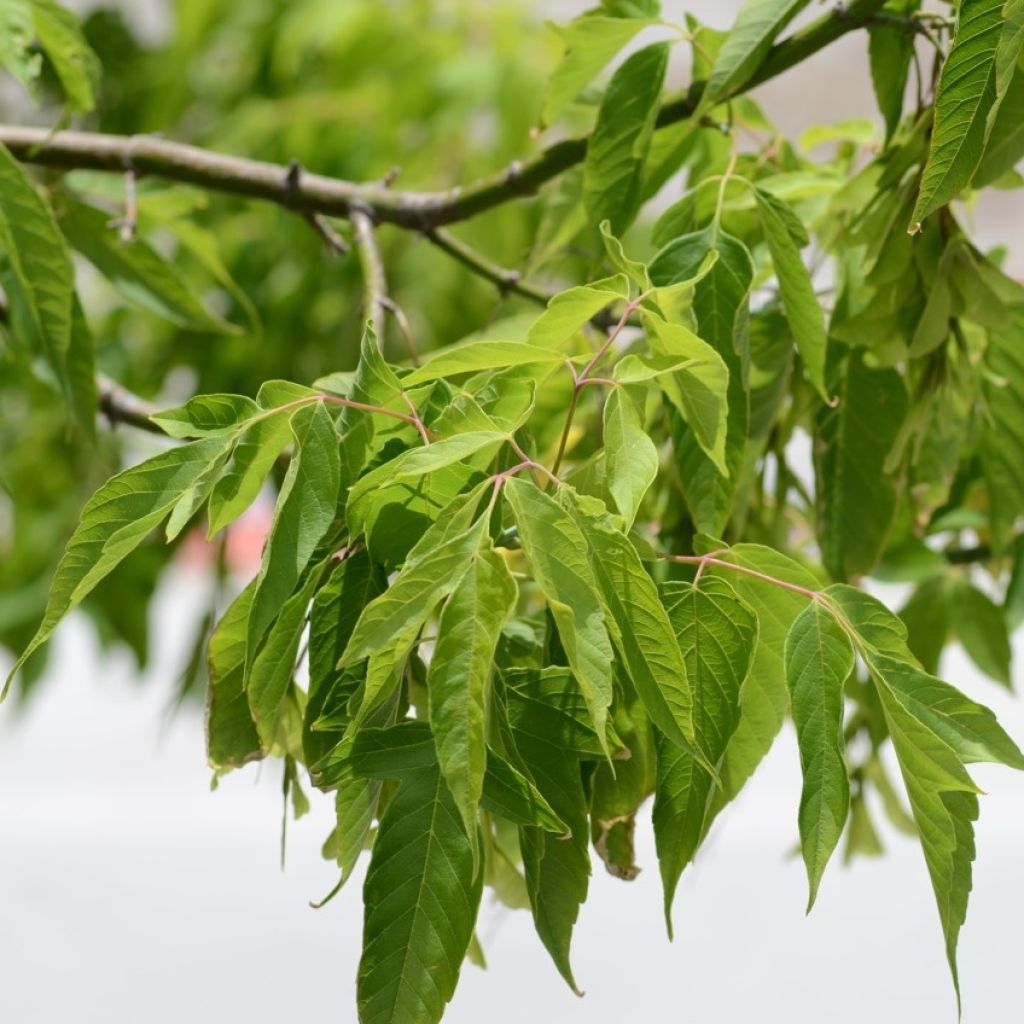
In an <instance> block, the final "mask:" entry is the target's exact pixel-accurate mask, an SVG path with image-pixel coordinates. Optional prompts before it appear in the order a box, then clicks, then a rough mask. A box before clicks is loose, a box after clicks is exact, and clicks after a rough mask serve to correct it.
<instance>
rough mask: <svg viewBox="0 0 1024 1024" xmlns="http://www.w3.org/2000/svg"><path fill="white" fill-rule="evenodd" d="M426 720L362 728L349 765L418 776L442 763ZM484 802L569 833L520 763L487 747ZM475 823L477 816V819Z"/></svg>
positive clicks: (378, 773) (361, 770) (518, 820)
mask: <svg viewBox="0 0 1024 1024" xmlns="http://www.w3.org/2000/svg"><path fill="white" fill-rule="evenodd" d="M431 733H432V729H431V727H430V726H429V725H428V724H427V723H426V722H417V721H412V720H410V719H406V720H405V721H403V722H399V723H398V724H397V725H393V726H390V727H389V728H386V729H378V728H371V729H363V730H361V731H360V732H359V734H358V735H357V736H356V737H355V740H354V741H353V743H352V747H351V752H350V753H349V755H348V760H349V763H350V765H351V767H352V770H353V773H354V775H355V777H357V778H364V779H365V778H377V779H397V780H401V779H406V778H415V777H416V776H417V775H419V774H421V773H422V771H423V770H424V769H426V768H431V767H435V766H437V764H438V746H437V743H436V741H435V739H434V737H433V736H432V734H431ZM486 762H487V769H486V772H485V774H484V776H483V779H482V782H483V787H482V790H481V795H480V804H481V806H482V807H483V808H484V809H485V810H488V811H491V812H492V813H494V814H500V815H502V816H503V817H505V818H506V819H507V820H508V821H511V822H513V823H514V824H519V825H534V826H537V827H538V828H544V829H547V830H548V831H551V832H557V833H559V834H561V835H567V834H568V833H567V829H566V826H565V823H564V822H563V821H561V820H560V819H559V818H558V816H557V815H556V814H555V812H554V811H553V810H552V809H551V807H550V806H549V804H548V803H547V801H546V800H545V799H544V797H543V796H541V794H540V793H539V792H538V790H537V788H536V787H535V786H534V785H533V783H532V782H530V780H529V779H528V778H526V776H525V775H523V774H522V772H520V771H519V770H518V769H517V768H516V767H514V766H513V765H512V764H510V763H509V762H508V761H506V760H505V759H504V758H503V757H501V756H499V755H498V754H496V753H495V752H494V751H493V750H487V751H486ZM473 827H474V828H475V827H476V818H475V817H474V819H473Z"/></svg>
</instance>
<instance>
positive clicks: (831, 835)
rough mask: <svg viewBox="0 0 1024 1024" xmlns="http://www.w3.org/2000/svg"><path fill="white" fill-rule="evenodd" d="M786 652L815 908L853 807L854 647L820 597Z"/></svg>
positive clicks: (803, 838) (810, 902)
mask: <svg viewBox="0 0 1024 1024" xmlns="http://www.w3.org/2000/svg"><path fill="white" fill-rule="evenodd" d="M785 658H786V680H787V682H788V684H789V695H790V701H791V705H792V709H793V724H794V725H795V726H796V736H797V742H798V743H799V746H800V768H801V771H802V772H803V790H802V792H801V794H800V814H799V823H800V846H801V849H802V850H803V856H804V864H805V865H806V866H807V881H808V885H809V894H808V899H807V909H808V911H809V910H810V909H811V907H812V906H814V898H815V896H816V895H817V892H818V885H819V884H820V883H821V876H822V874H823V873H824V871H825V865H826V864H827V863H828V859H829V857H831V856H832V851H833V850H834V849H835V848H836V844H837V843H838V842H839V837H840V836H841V835H842V834H843V828H844V826H845V825H846V818H847V814H848V813H849V809H850V782H849V779H848V778H847V774H846V761H845V760H844V757H843V688H844V687H845V685H846V680H847V678H848V676H849V675H850V673H851V672H852V671H853V666H854V657H853V647H852V646H851V644H850V639H849V637H848V636H847V635H846V633H845V632H843V628H842V626H840V624H839V623H838V622H837V621H836V618H835V616H834V615H833V614H832V613H831V612H830V611H829V610H828V609H827V608H825V607H824V606H823V605H822V603H821V602H820V601H812V602H811V603H810V604H808V606H807V607H806V608H805V609H804V610H803V611H802V612H801V613H800V614H799V615H798V616H797V617H796V619H795V620H794V621H793V625H792V626H791V627H790V629H789V633H788V634H787V635H786V651H785Z"/></svg>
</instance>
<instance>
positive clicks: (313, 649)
mask: <svg viewBox="0 0 1024 1024" xmlns="http://www.w3.org/2000/svg"><path fill="white" fill-rule="evenodd" d="M385 585H386V583H385V580H384V576H383V573H382V572H381V571H380V569H379V568H378V567H377V566H375V565H374V564H373V562H372V560H371V559H370V557H369V555H368V554H367V553H366V551H365V550H363V551H357V552H354V553H351V554H349V555H348V556H347V557H346V558H345V559H344V560H343V561H341V562H339V563H338V565H337V566H336V567H335V569H334V571H333V572H332V573H331V576H330V579H328V581H327V582H326V583H325V584H324V586H323V587H321V588H320V589H319V590H318V591H317V592H316V595H315V596H314V598H313V604H312V606H311V608H310V613H309V690H308V694H307V700H306V710H305V717H304V725H305V728H304V731H303V749H304V753H305V757H306V763H307V765H310V766H313V765H315V764H316V763H317V762H318V761H319V760H320V759H321V758H322V757H323V756H324V755H325V754H326V753H327V750H328V749H329V747H330V746H332V745H333V743H334V742H335V740H336V739H337V733H338V732H343V731H344V728H345V726H346V725H347V724H348V717H349V716H348V710H347V709H348V703H349V701H350V700H351V698H352V696H353V695H354V693H355V691H356V689H357V687H358V685H359V683H360V681H361V673H360V672H358V671H355V670H352V671H348V670H344V669H338V668H337V664H338V660H339V659H340V658H341V655H342V652H343V651H344V650H345V646H346V644H347V643H348V641H349V637H351V635H352V630H353V629H354V628H355V624H356V621H357V619H358V618H359V615H360V613H361V612H362V610H363V608H364V607H365V606H366V605H367V604H369V602H370V601H372V600H373V598H375V597H377V596H378V595H379V594H381V593H383V591H384V589H385ZM328 715H329V716H331V718H332V719H333V721H334V727H333V729H331V730H328V729H325V728H323V727H322V726H321V725H320V719H321V718H322V717H323V716H328Z"/></svg>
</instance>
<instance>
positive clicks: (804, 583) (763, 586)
mask: <svg viewBox="0 0 1024 1024" xmlns="http://www.w3.org/2000/svg"><path fill="white" fill-rule="evenodd" d="M719 557H721V558H722V559H723V560H724V561H726V562H729V563H734V564H736V565H737V566H741V567H742V568H744V569H747V570H752V571H753V572H755V573H764V574H766V575H768V576H773V577H775V578H776V579H781V580H784V581H786V582H787V583H791V584H793V585H794V586H797V587H803V588H806V589H807V590H814V589H816V588H817V585H818V584H817V580H815V578H814V577H813V576H812V575H811V574H810V573H809V572H807V570H806V569H804V568H803V567H802V566H800V565H798V564H797V563H796V562H794V561H793V560H792V559H791V558H788V557H786V556H785V555H783V554H781V553H780V552H778V551H773V550H772V549H771V548H766V547H763V546H762V545H760V544H736V545H734V546H733V547H731V548H729V550H728V551H726V552H724V553H723V554H722V555H721V556H719ZM707 572H708V573H711V574H713V575H714V576H716V577H718V578H722V579H726V580H727V581H728V582H729V583H730V584H731V585H732V587H733V589H734V590H735V591H736V593H737V594H738V595H739V597H740V598H741V599H742V600H743V601H744V602H746V604H748V605H749V606H750V607H751V608H752V609H753V610H754V612H755V614H756V615H757V622H758V636H757V645H756V647H755V648H754V659H753V662H752V663H751V666H750V672H749V673H748V674H747V677H746V679H745V680H744V683H743V689H742V691H741V693H740V720H739V723H738V724H737V726H736V731H735V732H734V733H733V736H732V739H731V740H729V743H728V746H727V747H726V750H725V757H724V758H723V760H722V764H721V766H720V768H719V776H720V777H721V780H722V786H721V789H720V790H716V791H714V792H713V793H712V794H711V802H710V804H709V808H708V815H707V818H706V819H705V823H704V831H705V833H706V832H707V831H708V829H709V828H710V826H711V823H712V822H713V821H714V819H715V817H717V815H718V812H719V811H721V809H722V808H723V807H724V806H725V805H726V804H728V803H729V802H730V801H731V800H732V799H733V798H734V797H735V796H736V795H737V794H738V793H739V792H740V790H741V789H742V788H743V786H744V784H745V783H746V781H747V779H748V778H750V776H751V775H752V774H753V772H754V769H755V768H757V766H758V765H759V764H760V763H761V760H762V758H763V757H764V755H765V754H767V753H768V751H769V749H770V748H771V745H772V743H773V741H774V740H775V737H776V736H777V735H778V732H779V729H780V728H781V727H782V722H783V720H784V719H785V715H786V710H787V706H788V688H787V686H786V667H785V644H786V635H787V634H788V633H789V628H790V626H791V625H792V623H793V620H794V619H795V618H796V617H797V615H799V614H800V612H802V611H803V610H804V608H805V606H806V604H807V600H808V599H807V598H806V597H804V596H803V595H802V594H800V593H797V592H794V591H791V590H783V589H781V588H779V587H776V586H773V585H772V584H770V583H765V582H764V581H763V580H760V579H758V578H757V577H756V576H750V575H747V574H745V573H742V572H736V571H735V570H731V569H726V568H719V567H716V566H714V565H711V566H709V567H708V569H707Z"/></svg>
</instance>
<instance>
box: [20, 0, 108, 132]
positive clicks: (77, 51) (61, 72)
mask: <svg viewBox="0 0 1024 1024" xmlns="http://www.w3.org/2000/svg"><path fill="white" fill-rule="evenodd" d="M32 18H33V22H34V24H35V31H36V36H37V37H38V38H39V43H40V45H41V46H42V48H43V51H44V52H45V53H46V56H47V57H49V59H50V63H51V64H52V65H53V69H54V71H56V73H57V77H58V78H59V79H60V84H61V85H62V86H63V87H64V93H65V95H66V96H67V98H68V106H70V107H71V109H72V110H73V111H74V112H75V113H76V114H86V113H88V112H89V111H90V110H92V108H93V107H94V106H95V105H96V92H97V91H98V89H99V84H100V61H99V58H98V57H97V56H96V54H95V53H94V52H93V50H92V47H91V46H89V44H88V43H87V42H86V40H85V36H83V35H82V30H81V28H80V27H79V24H78V19H77V18H76V17H75V16H74V15H73V14H72V13H71V12H70V11H66V10H65V9H64V8H63V7H61V6H60V4H58V3H55V2H54V0H32Z"/></svg>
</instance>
